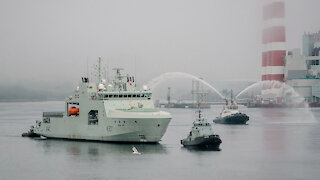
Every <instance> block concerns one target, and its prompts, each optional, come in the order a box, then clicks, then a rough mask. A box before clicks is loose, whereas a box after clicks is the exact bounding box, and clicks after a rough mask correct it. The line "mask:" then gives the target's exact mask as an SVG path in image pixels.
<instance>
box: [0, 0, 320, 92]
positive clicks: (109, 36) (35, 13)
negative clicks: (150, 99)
mask: <svg viewBox="0 0 320 180" xmlns="http://www.w3.org/2000/svg"><path fill="white" fill-rule="evenodd" d="M319 6H320V1H318V0H290V1H289V0H288V1H286V31H287V32H286V33H287V41H288V43H287V47H288V49H292V48H296V47H301V35H302V34H303V33H304V32H305V31H306V32H308V31H310V32H315V31H318V30H319V29H320V24H319V23H317V22H319V20H320V16H318V14H319V13H318V7H319ZM0 21H1V28H0V64H1V65H0V83H1V84H2V88H4V87H7V89H9V90H10V89H12V87H14V86H15V85H22V86H23V87H24V88H25V89H27V90H30V91H35V90H39V88H40V87H48V88H51V89H52V91H53V92H54V93H58V92H61V91H62V89H64V88H67V90H68V91H70V89H71V88H74V87H75V86H76V84H77V82H78V81H79V79H80V76H83V75H86V72H87V70H86V69H87V68H86V66H87V65H86V64H87V63H86V61H87V59H88V60H89V65H90V66H91V65H92V64H93V63H94V62H95V61H96V60H97V58H98V57H99V56H102V58H103V59H104V63H105V64H107V62H108V64H109V67H110V69H111V68H112V67H115V66H118V67H123V68H125V69H126V71H125V73H133V72H135V74H136V76H137V77H138V81H139V82H140V83H142V82H147V81H148V80H150V79H152V78H153V77H156V76H158V75H160V74H162V73H165V72H176V71H178V72H187V73H190V74H193V75H195V76H199V77H203V78H204V79H205V80H207V81H208V82H210V83H211V82H216V81H225V80H250V81H257V80H259V79H260V74H261V71H260V69H261V68H260V66H261V53H260V50H261V45H260V41H261V26H262V22H261V1H259V0H241V1H234V0H200V1H191V0H174V1H172V0H162V1H149V0H138V1H131V0H121V1H116V0H106V1H102V0H101V1H83V0H80V1H79V0H73V1H46V0H45V1H43V0H27V1H22V0H21V1H19V0H2V1H0ZM110 74H112V73H111V72H110ZM7 89H2V91H6V92H7V91H8V90H7ZM220 89H221V88H220Z"/></svg>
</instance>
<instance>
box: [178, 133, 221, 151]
mask: <svg viewBox="0 0 320 180" xmlns="http://www.w3.org/2000/svg"><path fill="white" fill-rule="evenodd" d="M221 142H222V141H221V139H220V137H219V135H210V136H204V137H197V138H195V139H194V140H192V141H190V140H188V139H183V140H181V144H182V145H183V146H188V147H217V148H218V147H219V146H220V144H221Z"/></svg>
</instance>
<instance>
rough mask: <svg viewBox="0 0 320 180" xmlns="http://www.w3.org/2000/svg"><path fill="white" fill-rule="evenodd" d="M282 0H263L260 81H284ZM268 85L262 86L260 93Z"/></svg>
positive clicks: (283, 16) (283, 15) (283, 7)
mask: <svg viewBox="0 0 320 180" xmlns="http://www.w3.org/2000/svg"><path fill="white" fill-rule="evenodd" d="M284 18H285V3H284V0H263V31H262V44H263V48H262V77H261V79H262V81H268V80H269V81H271V80H276V81H280V82H283V81H284V65H285V62H284V57H285V55H286V49H285V42H286V32H285V23H284ZM267 89H269V87H263V88H262V94H264V91H265V90H267Z"/></svg>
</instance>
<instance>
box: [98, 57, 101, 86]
mask: <svg viewBox="0 0 320 180" xmlns="http://www.w3.org/2000/svg"><path fill="white" fill-rule="evenodd" d="M98 82H99V83H100V82H101V56H100V57H99V61H98Z"/></svg>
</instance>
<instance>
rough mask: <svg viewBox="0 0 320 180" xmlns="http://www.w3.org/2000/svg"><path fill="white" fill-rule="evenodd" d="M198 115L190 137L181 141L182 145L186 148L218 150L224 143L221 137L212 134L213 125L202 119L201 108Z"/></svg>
mask: <svg viewBox="0 0 320 180" xmlns="http://www.w3.org/2000/svg"><path fill="white" fill-rule="evenodd" d="M198 113H199V117H198V118H197V119H196V120H195V121H194V122H193V126H192V129H191V131H190V133H189V135H188V136H187V138H185V139H183V140H181V144H182V145H183V146H185V147H199V148H217V149H218V148H219V146H220V144H221V142H222V141H221V139H220V137H219V135H217V134H214V133H213V132H212V128H211V124H210V123H208V122H207V120H206V119H205V118H203V117H202V115H201V110H200V108H199V111H198Z"/></svg>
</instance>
